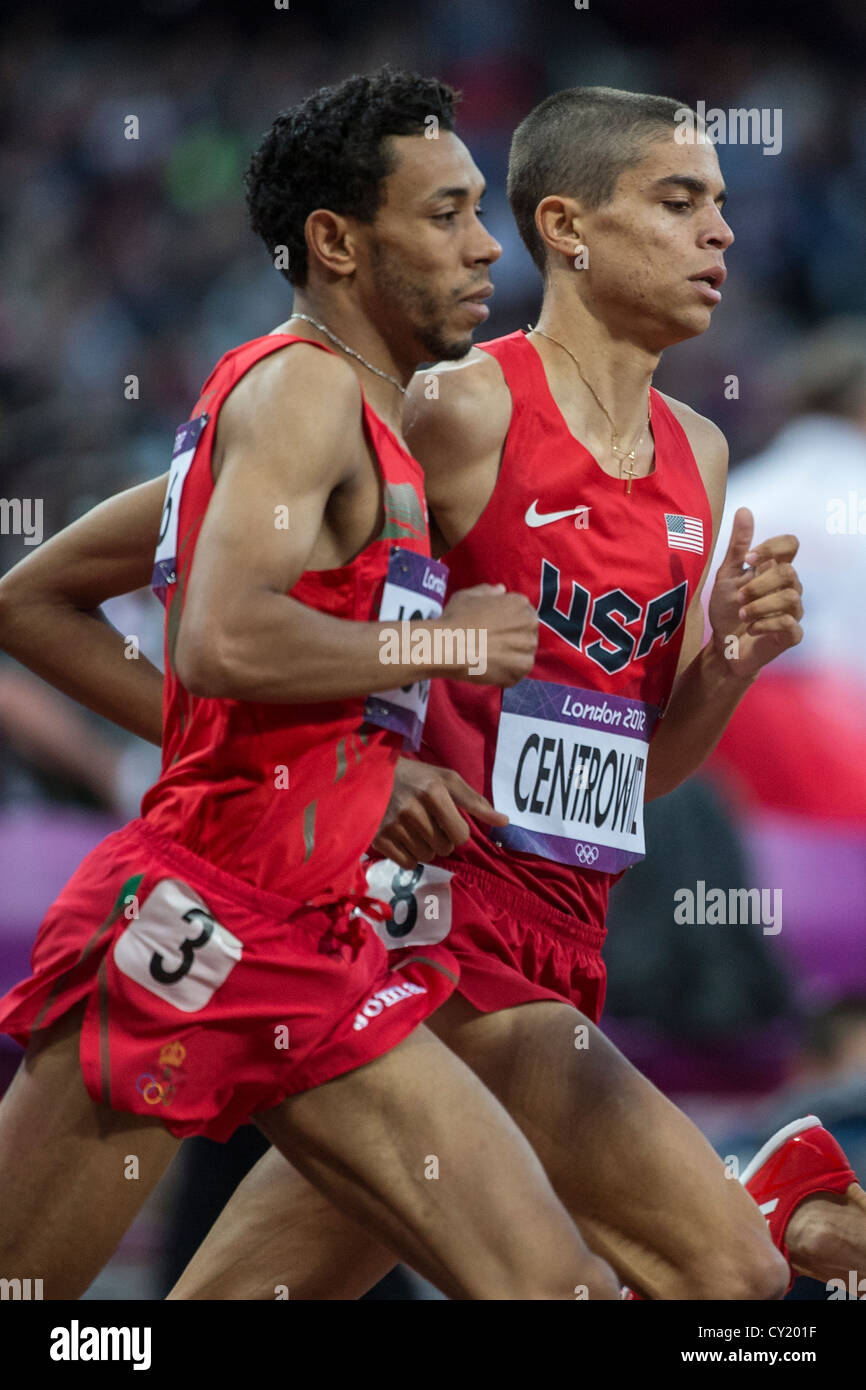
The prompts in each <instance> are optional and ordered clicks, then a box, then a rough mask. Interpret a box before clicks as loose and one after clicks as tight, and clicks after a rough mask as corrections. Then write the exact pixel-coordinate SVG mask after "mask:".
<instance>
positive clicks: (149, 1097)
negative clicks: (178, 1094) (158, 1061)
mask: <svg viewBox="0 0 866 1390" xmlns="http://www.w3.org/2000/svg"><path fill="white" fill-rule="evenodd" d="M142 1083H144V1084H142ZM135 1084H136V1087H137V1088H138V1093H139V1095H140V1096H141V1098H142V1100H143V1101H144V1103H145V1105H159V1103H160V1101H162V1100H164V1099H165V1094H166V1088H165V1087H164V1086H163V1084H162V1082H161V1081H157V1079H156V1077H155V1076H151V1074H150V1072H145V1073H144V1075H143V1076H140V1077H139V1078H138V1080H137V1081H136V1083H135Z"/></svg>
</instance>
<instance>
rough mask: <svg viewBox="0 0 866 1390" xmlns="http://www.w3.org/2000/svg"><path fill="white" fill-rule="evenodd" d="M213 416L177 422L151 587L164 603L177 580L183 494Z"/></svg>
mask: <svg viewBox="0 0 866 1390" xmlns="http://www.w3.org/2000/svg"><path fill="white" fill-rule="evenodd" d="M209 419H210V416H208V415H197V416H196V417H195V419H194V420H186V421H185V422H184V424H182V425H179V426H178V430H177V433H176V435H175V437H174V451H173V453H172V456H171V470H170V472H169V475H168V487H167V489H166V493H165V503H164V504H163V508H162V520H161V521H160V524H159V539H158V540H157V543H156V554H155V555H154V557H153V578H152V579H151V581H150V585H151V588H152V589H153V591H154V593H155V594H156V596H157V598H158V599H159V600H160V602H161V603H163V604H164V603H165V599H166V591H167V589H168V586H169V584H176V583H177V522H178V516H179V514H180V494H181V492H182V491H183V485H184V482H185V481H186V475H187V473H188V472H189V469H190V464H191V463H192V461H193V459H194V457H195V451H196V449H197V447H198V442H199V440H200V439H201V436H202V432H203V430H204V427H205V425H206V424H207V422H208V420H209Z"/></svg>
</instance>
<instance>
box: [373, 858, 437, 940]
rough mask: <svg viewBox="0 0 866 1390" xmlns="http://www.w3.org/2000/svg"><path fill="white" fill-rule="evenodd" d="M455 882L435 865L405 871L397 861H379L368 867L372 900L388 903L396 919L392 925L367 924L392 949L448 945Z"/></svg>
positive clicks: (416, 866) (387, 923) (393, 917)
mask: <svg viewBox="0 0 866 1390" xmlns="http://www.w3.org/2000/svg"><path fill="white" fill-rule="evenodd" d="M452 878H453V874H451V873H450V872H449V870H448V869H440V868H438V867H437V866H436V865H435V864H416V865H415V868H414V869H401V868H400V865H399V864H395V863H394V861H393V859H377V860H376V862H375V863H374V864H368V865H367V885H368V889H369V892H370V896H371V897H373V898H381V900H382V901H383V902H386V903H388V905H389V907H390V908H391V912H392V913H393V916H392V918H391V920H390V921H388V922H378V921H377V922H374V921H373V919H372V918H366V919H365V920H367V921H369V922H371V923H372V925H373V926H375V928H376V932H377V933H378V935H379V936H380V937H381V938H382V940H383V941H384V943H385V945H386V946H388V947H390V948H391V949H396V948H397V947H398V946H432V945H434V943H435V942H437V941H444V940H445V937H446V936H447V935H448V933H449V932H450V930H451V879H452Z"/></svg>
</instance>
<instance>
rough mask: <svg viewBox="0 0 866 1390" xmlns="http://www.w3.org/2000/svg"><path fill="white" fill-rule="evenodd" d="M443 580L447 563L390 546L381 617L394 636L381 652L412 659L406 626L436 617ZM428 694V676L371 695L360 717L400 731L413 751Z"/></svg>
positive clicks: (418, 740)
mask: <svg viewBox="0 0 866 1390" xmlns="http://www.w3.org/2000/svg"><path fill="white" fill-rule="evenodd" d="M447 584H448V566H447V565H443V564H442V563H441V561H439V560H431V559H430V557H429V556H428V555H419V554H417V552H416V551H414V550H404V549H403V548H402V547H401V546H392V548H391V556H390V559H389V561H388V573H387V575H386V577H385V587H384V589H383V590H382V602H381V604H380V605H379V621H380V622H383V623H385V622H387V623H393V624H394V640H393V641H392V642H391V643H390V644H389V645H388V646H386V645H384V644H383V647H382V652H383V654H386V653H389V652H394V653H395V654H396V657H397V659H398V660H399V661H400V662H403V661H411V660H412V649H411V645H410V642H409V629H408V627H406V626H404V624H406V623H409V622H412V621H415V622H418V621H421V620H427V619H430V618H438V617H440V616H441V614H442V604H443V601H444V599H445V590H446V588H447ZM429 698H430V682H429V680H425V681H415V682H414V684H412V685H404V686H401V687H399V688H397V689H394V690H382V691H380V692H379V693H378V694H376V695H370V696H369V698H368V700H367V703H366V705H365V706H364V718H365V719H366V720H367V722H368V723H369V724H378V725H379V726H380V727H381V728H383V729H394V730H396V732H397V733H400V734H402V735H403V740H404V747H405V748H411V749H417V748H418V747H420V744H421V732H422V730H423V728H424V717H425V715H426V713H427V701H428V699H429Z"/></svg>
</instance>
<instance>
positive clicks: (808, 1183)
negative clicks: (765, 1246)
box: [740, 1115, 857, 1263]
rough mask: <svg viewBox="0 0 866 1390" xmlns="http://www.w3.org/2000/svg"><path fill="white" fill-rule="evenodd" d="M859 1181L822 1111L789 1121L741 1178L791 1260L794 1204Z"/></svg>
mask: <svg viewBox="0 0 866 1390" xmlns="http://www.w3.org/2000/svg"><path fill="white" fill-rule="evenodd" d="M856 1181H857V1177H856V1174H855V1173H854V1172H853V1171H852V1169H851V1165H850V1164H849V1162H848V1159H847V1158H846V1157H845V1154H844V1152H843V1150H842V1149H841V1148H840V1146H839V1145H838V1144H837V1143H836V1140H835V1139H834V1138H833V1136H832V1134H830V1133H829V1132H828V1131H827V1130H826V1129H825V1128H824V1126H823V1125H822V1124H821V1121H820V1120H819V1119H818V1117H817V1115H806V1116H805V1117H804V1119H802V1120H792V1122H791V1123H790V1124H789V1125H784V1126H783V1127H782V1129H780V1130H778V1131H777V1132H776V1133H775V1134H774V1135H773V1137H772V1139H768V1140H767V1142H766V1144H765V1145H764V1147H763V1148H762V1149H759V1150H758V1152H757V1153H756V1154H755V1157H754V1158H753V1159H752V1161H751V1163H750V1164H749V1166H748V1167H747V1168H746V1169H745V1170H744V1171H743V1173H742V1175H741V1177H740V1182H741V1183H742V1184H743V1186H744V1187H745V1188H746V1189H747V1191H748V1192H749V1193H750V1194H751V1196H752V1197H754V1199H755V1201H756V1202H757V1204H758V1206H759V1207H760V1209H761V1211H762V1212H763V1214H764V1216H766V1218H767V1223H768V1225H769V1227H770V1237H771V1239H772V1241H773V1244H774V1245H775V1246H776V1248H777V1249H778V1250H780V1251H781V1252H782V1254H783V1255H784V1257H785V1259H786V1260H788V1247H787V1246H786V1244H785V1229H786V1227H787V1225H788V1221H789V1220H790V1217H791V1213H792V1212H793V1211H794V1208H795V1207H797V1206H799V1204H800V1203H801V1202H802V1201H803V1199H804V1198H805V1197H811V1196H812V1195H813V1193H816V1192H838V1193H841V1194H842V1195H843V1196H844V1194H845V1193H846V1192H847V1190H848V1188H849V1187H850V1185H851V1183H852V1182H856ZM788 1262H789V1263H790V1260H788Z"/></svg>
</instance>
